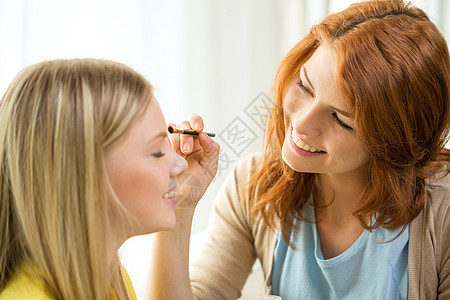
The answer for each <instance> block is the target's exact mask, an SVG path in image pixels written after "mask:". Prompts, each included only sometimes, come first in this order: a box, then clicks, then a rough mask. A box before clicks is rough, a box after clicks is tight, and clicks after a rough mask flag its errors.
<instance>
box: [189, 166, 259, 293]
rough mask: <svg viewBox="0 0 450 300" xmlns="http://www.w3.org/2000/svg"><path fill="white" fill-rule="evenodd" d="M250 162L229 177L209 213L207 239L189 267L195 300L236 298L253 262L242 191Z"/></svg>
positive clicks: (249, 231) (251, 237)
mask: <svg viewBox="0 0 450 300" xmlns="http://www.w3.org/2000/svg"><path fill="white" fill-rule="evenodd" d="M251 164H252V161H251V160H249V159H247V160H244V161H243V162H242V163H240V165H239V166H238V167H237V168H235V169H234V171H233V172H232V173H231V174H230V176H228V178H227V180H226V182H225V184H224V186H223V187H222V189H221V191H220V193H219V195H218V197H217V199H216V201H215V203H214V206H213V211H212V214H211V220H210V225H209V230H208V236H207V238H206V242H205V244H204V245H203V246H202V247H201V249H200V253H199V255H196V259H195V260H194V261H192V263H191V266H190V275H191V285H192V290H193V293H194V298H195V299H217V300H219V299H233V300H235V299H238V298H239V297H240V295H241V290H242V288H243V286H244V284H245V282H246V280H247V277H248V276H249V274H250V272H251V270H252V266H253V264H254V262H255V259H256V254H255V248H254V239H253V235H252V229H251V224H250V219H249V214H248V202H247V199H242V198H241V189H242V188H243V185H244V184H245V182H246V181H247V178H248V174H249V170H250V166H251Z"/></svg>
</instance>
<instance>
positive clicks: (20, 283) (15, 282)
mask: <svg viewBox="0 0 450 300" xmlns="http://www.w3.org/2000/svg"><path fill="white" fill-rule="evenodd" d="M16 299H31V300H34V299H36V300H37V299H39V300H43V299H53V297H51V296H50V295H49V294H48V293H47V292H46V290H45V287H44V284H43V283H42V282H41V281H40V280H39V278H38V277H37V276H35V275H33V273H32V271H31V270H30V268H27V267H26V266H25V265H23V264H22V265H21V266H20V267H19V268H18V269H17V271H16V272H15V273H14V275H12V277H11V278H10V279H9V281H8V283H7V284H6V287H5V288H4V289H3V291H1V292H0V300H16Z"/></svg>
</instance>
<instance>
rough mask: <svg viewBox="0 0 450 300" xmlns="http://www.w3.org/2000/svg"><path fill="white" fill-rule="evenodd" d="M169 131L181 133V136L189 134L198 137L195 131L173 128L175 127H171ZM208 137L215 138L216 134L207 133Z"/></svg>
mask: <svg viewBox="0 0 450 300" xmlns="http://www.w3.org/2000/svg"><path fill="white" fill-rule="evenodd" d="M167 130H169V132H170V133H181V134H189V135H198V132H197V131H194V130H190V129H182V128H178V127H173V126H169V127H168V128H167ZM203 132H204V133H206V135H207V136H209V137H215V136H216V134H215V133H210V132H205V131H203Z"/></svg>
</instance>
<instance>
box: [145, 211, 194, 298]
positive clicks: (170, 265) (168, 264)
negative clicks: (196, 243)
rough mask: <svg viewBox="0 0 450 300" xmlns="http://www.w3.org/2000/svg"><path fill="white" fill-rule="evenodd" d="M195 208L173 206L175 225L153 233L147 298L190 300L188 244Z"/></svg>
mask: <svg viewBox="0 0 450 300" xmlns="http://www.w3.org/2000/svg"><path fill="white" fill-rule="evenodd" d="M194 210H195V207H177V208H176V216H177V224H176V226H175V227H174V228H173V229H172V230H170V231H162V232H157V233H155V234H154V239H153V244H152V252H151V265H150V271H149V278H148V285H147V293H146V295H147V299H174V300H178V299H186V300H189V299H193V296H192V289H191V284H190V279H189V241H190V235H191V225H192V218H193V215H194Z"/></svg>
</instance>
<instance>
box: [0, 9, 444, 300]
mask: <svg viewBox="0 0 450 300" xmlns="http://www.w3.org/2000/svg"><path fill="white" fill-rule="evenodd" d="M353 2H355V1H354V0H350V1H348V0H227V1H219V0H167V1H161V0H127V1H124V0H76V1H75V0H72V1H69V0H58V1H56V0H0V92H1V94H3V93H4V91H5V89H6V87H7V86H8V84H9V82H10V81H11V80H12V79H13V77H14V76H15V75H16V74H17V73H18V71H19V70H20V69H22V68H23V67H25V66H27V65H29V64H33V63H37V62H39V61H42V60H49V59H55V58H78V57H95V58H104V59H111V60H115V61H119V62H122V63H125V64H127V65H129V66H131V67H133V68H134V69H135V70H137V71H138V72H140V73H141V74H143V75H144V76H145V77H146V78H147V79H148V80H149V81H150V82H151V83H152V84H153V86H154V87H155V91H156V92H155V94H156V97H157V99H158V101H159V103H160V105H161V107H162V110H163V112H164V114H165V117H166V121H167V122H174V123H178V122H180V121H182V120H185V119H186V118H187V116H188V115H189V114H190V113H198V114H200V115H201V116H202V117H203V118H204V120H205V124H206V130H207V131H210V132H215V133H216V134H217V137H216V139H217V141H218V142H219V143H220V144H221V149H222V150H221V154H220V161H219V171H218V174H217V176H216V178H215V180H214V182H213V183H212V184H211V187H210V189H209V190H208V191H207V193H206V194H205V197H204V198H203V199H202V201H201V202H200V204H199V205H198V209H197V212H196V215H195V218H194V224H193V230H192V233H193V241H192V252H193V254H195V246H196V245H197V243H199V241H200V240H201V237H202V234H203V233H204V232H205V230H206V228H207V225H208V221H209V212H210V210H211V207H212V203H213V201H214V198H215V196H216V194H217V193H218V192H219V189H220V186H221V184H222V183H223V181H224V179H225V178H226V176H227V174H228V173H229V172H230V171H231V170H232V168H233V166H234V165H235V164H236V163H237V162H238V161H239V160H240V159H242V158H243V157H244V156H246V155H248V154H250V153H253V152H256V151H260V150H261V147H262V142H263V140H262V136H263V130H262V117H263V116H264V115H265V113H266V112H267V107H268V105H269V104H270V102H271V98H270V95H271V93H270V89H271V85H272V81H273V78H274V75H275V71H276V68H277V65H278V63H279V62H280V60H281V59H282V57H283V56H284V55H285V54H286V53H287V51H288V50H289V49H290V48H291V47H292V46H293V45H295V44H296V43H297V42H298V41H299V40H300V39H301V38H302V37H303V36H304V35H305V34H306V33H307V31H308V30H309V28H310V27H311V25H312V24H315V23H317V22H319V21H320V20H321V19H322V18H323V17H324V16H325V15H327V14H329V13H332V12H336V11H339V10H342V9H344V8H345V7H347V6H348V5H349V4H350V3H353ZM411 2H412V3H414V4H415V5H417V6H419V7H420V8H422V9H423V10H425V11H426V12H427V13H428V14H429V16H430V18H431V19H432V20H433V21H434V22H435V24H436V25H437V26H438V27H439V28H440V29H441V31H442V32H443V34H444V36H445V37H446V39H447V40H450V39H449V34H450V18H448V17H447V18H444V16H449V15H450V1H446V0H416V1H411ZM150 247H151V235H150V236H141V237H135V238H132V239H130V240H129V241H127V242H126V243H125V245H124V246H123V247H122V249H121V255H122V260H123V263H124V265H125V267H126V268H127V269H128V271H129V273H130V276H131V278H132V280H133V283H134V285H135V289H136V292H137V294H138V297H140V298H141V297H142V294H143V286H144V283H145V277H146V270H147V268H148V265H149V261H148V255H147V253H148V251H149V248H150ZM261 280H262V278H261ZM261 284H262V282H261ZM253 296H254V295H253ZM249 297H250V296H249ZM244 298H245V295H244V296H243V299H244ZM248 299H253V298H251V297H250V298H248Z"/></svg>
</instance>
